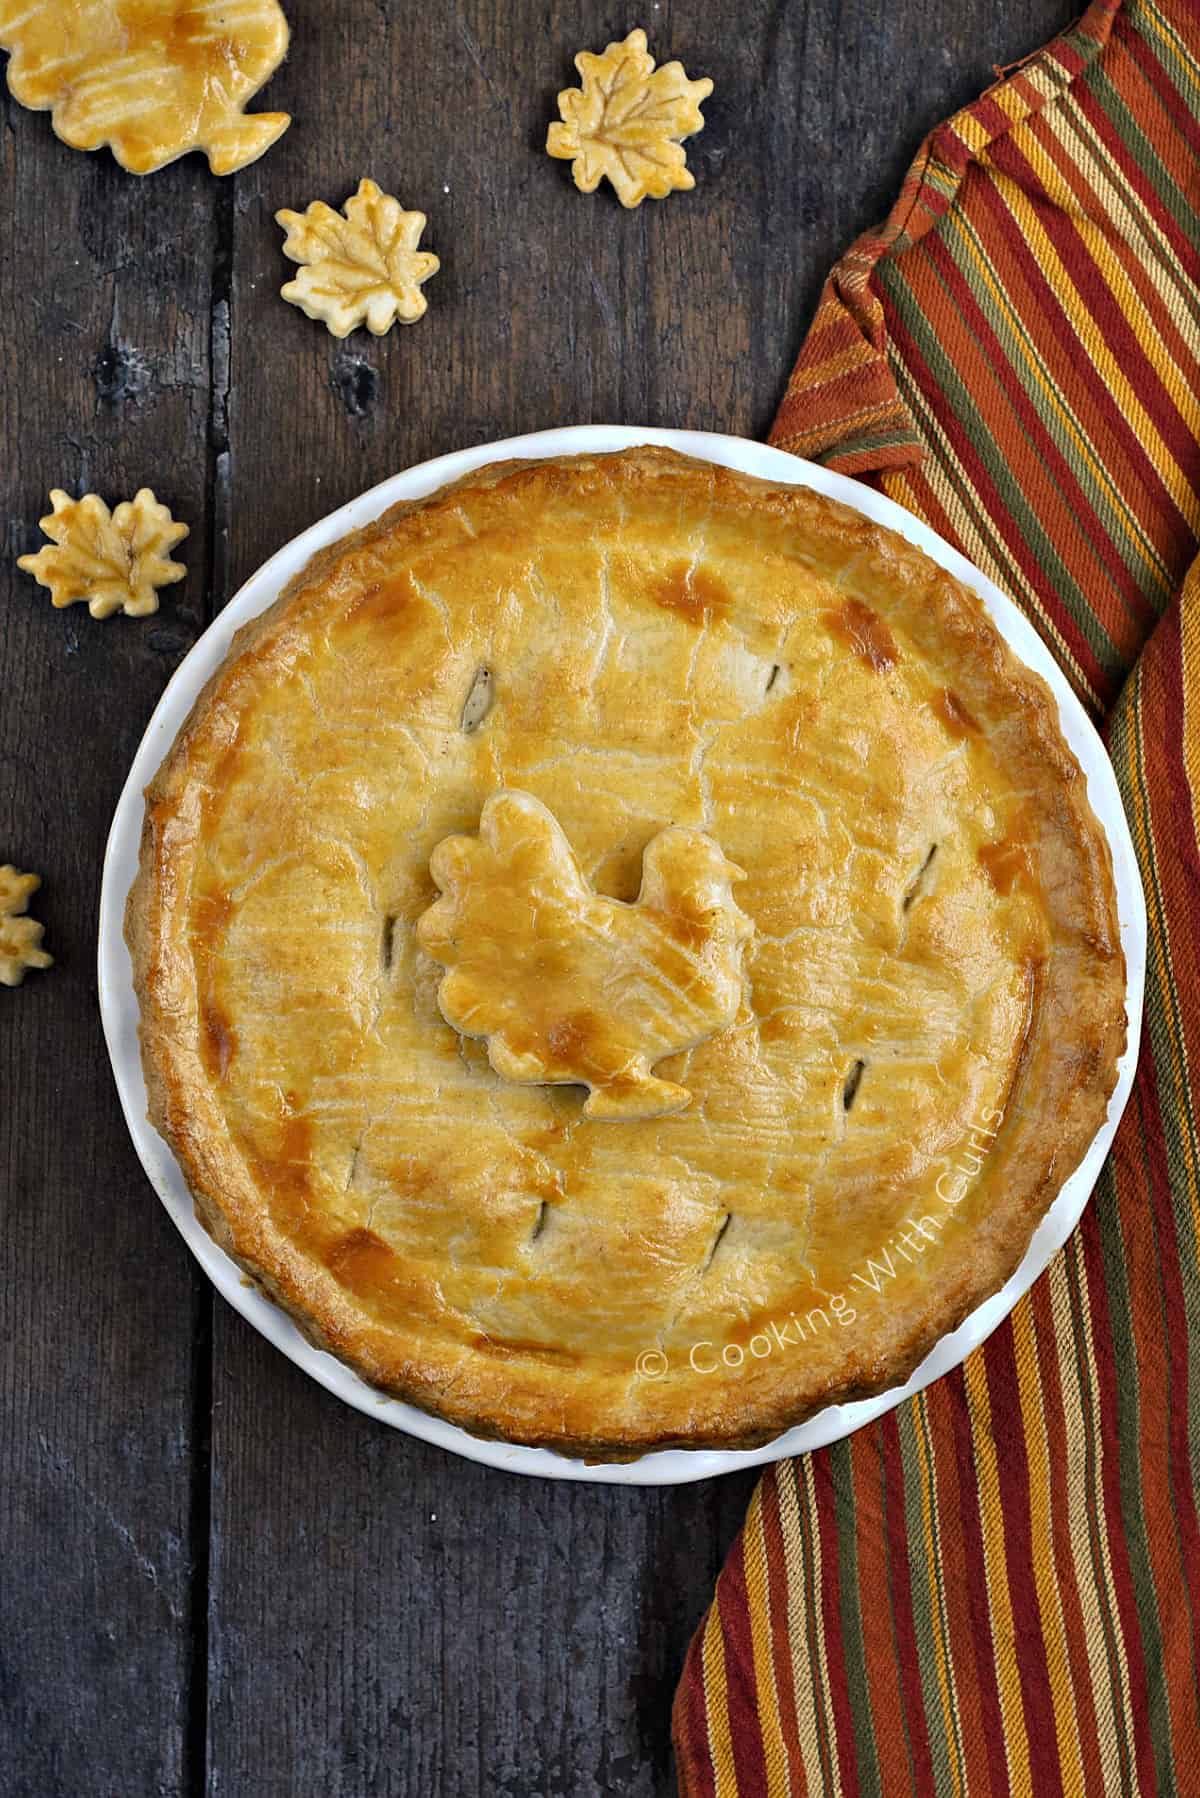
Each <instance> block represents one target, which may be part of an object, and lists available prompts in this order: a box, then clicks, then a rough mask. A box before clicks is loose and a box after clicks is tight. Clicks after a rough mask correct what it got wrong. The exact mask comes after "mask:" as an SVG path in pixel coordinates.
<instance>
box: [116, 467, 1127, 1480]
mask: <svg viewBox="0 0 1200 1798" xmlns="http://www.w3.org/2000/svg"><path fill="white" fill-rule="evenodd" d="M1084 789H1085V781H1084V776H1083V774H1082V772H1081V770H1080V768H1079V766H1078V764H1077V762H1076V761H1075V759H1074V757H1073V756H1072V754H1071V752H1070V751H1069V749H1068V748H1067V746H1066V744H1065V743H1064V741H1063V738H1062V736H1061V734H1060V732H1059V729H1058V724H1057V708H1056V705H1055V702H1054V700H1053V697H1052V695H1051V694H1050V692H1049V690H1048V688H1047V687H1046V686H1045V685H1044V684H1043V683H1042V681H1041V680H1040V679H1039V678H1038V677H1037V676H1035V675H1034V674H1032V673H1031V672H1030V671H1029V670H1028V669H1027V668H1026V667H1024V666H1023V665H1022V664H1020V663H1018V662H1017V661H1016V660H1015V658H1014V657H1013V656H1012V655H1011V654H1010V653H1009V651H1008V649H1007V648H1006V646H1005V644H1004V642H1003V640H1002V638H1001V637H1000V635H999V634H998V632H997V631H996V630H995V628H994V627H993V625H992V624H991V623H990V622H989V620H988V618H987V616H986V614H985V612H984V610H983V608H982V607H981V605H980V603H979V601H978V600H977V599H976V597H975V596H974V595H973V594H972V593H971V592H969V591H968V590H967V589H966V588H965V587H964V586H962V585H961V584H960V583H958V582H957V581H955V580H954V579H952V578H951V577H950V576H948V575H947V574H946V573H944V572H943V571H942V570H941V569H939V568H938V567H936V566H935V565H934V564H933V563H932V562H930V561H929V560H928V559H927V558H926V557H925V556H924V555H922V554H921V553H920V552H918V551H917V550H916V549H914V548H912V547H911V546H910V545H909V544H907V543H906V542H905V541H903V540H902V539H901V538H900V537H898V536H896V535H894V534H893V533H891V532H889V531H886V530H884V529H881V528H879V527H877V526H875V525H873V524H871V523H869V522H868V521H866V520H864V519H863V518H862V517H860V516H859V515H858V514H857V513H855V512H853V511H851V510H848V509H847V508H844V507H842V506H839V505H837V504H835V503H833V502H831V501H829V500H827V499H825V498H823V497H821V496H819V495H817V494H815V493H813V492H811V491H809V490H807V489H804V488H797V487H791V486H776V485H772V484H770V483H766V482H762V481H758V480H752V479H749V478H747V477H745V476H743V475H740V474H736V473H732V472H730V471H728V470H726V469H723V468H716V467H712V466H710V465H708V464H707V463H701V462H697V461H694V460H691V459H690V458H687V457H683V456H680V455H677V454H674V453H672V452H669V451H666V450H661V449H650V448H644V449H637V450H633V451H628V452H625V453H621V454H615V455H599V456H578V457H569V458H564V459H561V460H557V461H538V462H529V463H513V462H510V463H505V464H500V465H493V466H491V467H489V468H486V469H485V470H483V471H481V472H479V473H477V474H474V475H472V476H471V477H469V478H468V479H467V480H465V481H463V482H460V483H459V484H457V485H456V486H453V487H450V488H446V489H443V490H442V491H441V492H439V493H436V494H434V495H432V496H431V497H430V498H428V499H425V500H422V501H419V502H417V503H415V504H408V505H402V506H398V507H396V508H394V509H393V510H391V511H389V512H388V513H386V514H385V515H384V516H383V517H382V518H380V519H379V520H378V521H377V522H376V523H375V524H373V525H371V526H370V527H369V528H368V529H366V530H365V531H361V532H359V533H358V534H357V535H354V536H350V537H347V538H345V539H344V540H342V541H341V542H339V543H336V544H335V545H334V546H333V547H332V548H330V549H327V550H326V551H324V552H323V553H322V554H320V555H318V556H317V557H316V558H315V559H314V560H313V561H312V562H311V563H310V564H309V565H308V567H307V568H305V570H304V571H303V573H301V574H300V575H299V576H298V577H297V578H296V579H295V580H294V581H293V582H292V583H291V585H290V586H289V587H288V588H287V590H286V591H285V592H284V593H283V595H282V596H281V597H280V599H279V600H278V601H277V602H276V603H275V604H274V605H273V606H272V607H271V608H270V609H269V610H268V611H267V612H265V613H264V614H263V615H262V616H261V617H259V618H257V619H256V620H255V621H254V622H253V623H251V624H249V625H248V626H247V627H246V628H245V629H244V630H243V631H241V632H240V634H239V635H238V637H237V638H236V639H235V641H234V644H233V646H232V649H231V651H230V654H229V656H228V658H227V660H226V661H225V663H224V665H223V666H222V667H221V668H220V670H219V671H218V673H217V674H216V675H215V677H214V678H213V679H212V681H210V683H209V684H208V686H207V687H206V689H205V690H204V692H203V693H202V694H201V696H200V698H199V700H198V701H197V704H196V706H195V708H194V710H193V712H192V714H191V716H190V718H189V719H188V721H187V723H186V724H185V726H184V728H183V729H182V730H181V732H180V734H179V737H178V739H177V741H176V742H175V745H174V747H173V748H172V750H171V752H170V754H169V755H168V757H167V759H166V761H165V762H164V764H163V766H162V768H161V769H160V771H159V773H158V775H157V777H156V778H155V780H154V781H153V783H152V784H151V786H150V788H149V789H148V791H147V795H146V820H145V830H144V835H143V845H142V858H141V869H140V873H139V875H138V878H137V881H136V883H135V885H134V888H133V891H132V893H131V895H130V900H129V909H128V917H127V926H126V928H127V936H128V940H129V944H130V948H131V950H132V954H133V961H134V968H135V976H136V984H137V990H138V995H139V999H140V1004H141V1020H142V1021H141V1035H142V1052H143V1061H144V1066H145V1074H146V1081H147V1086H148V1090H149V1094H150V1106H151V1117H152V1120H153V1122H154V1123H155V1124H156V1125H157V1127H158V1129H159V1130H160V1131H161V1132H162V1134H163V1136H164V1137H165V1138H166V1140H167V1141H168V1143H169V1144H170V1146H171V1148H172V1149H173V1151H174V1153H175V1155H176V1157H177V1159H178V1161H179V1164H180V1166H181V1167H182V1169H183V1172H184V1174H185V1176H186V1178H187V1181H188V1183H189V1185H190V1187H191V1190H192V1192H193V1194H194V1196H195V1202H196V1207H197V1211H198V1213H199V1215H200V1217H201V1219H202V1220H203V1222H204V1223H205V1224H206V1225H207V1227H208V1228H209V1230H210V1231H211V1232H212V1234H213V1235H214V1237H215V1238H216V1240H217V1241H218V1242H219V1243H220V1244H221V1246H222V1247H223V1248H225V1249H226V1250H227V1251H228V1252H229V1253H230V1254H231V1255H233V1256H234V1257H235V1258H236V1260H237V1261H238V1262H239V1263H240V1264H241V1266H242V1267H243V1268H244V1269H245V1270H246V1272H247V1273H249V1274H250V1275H251V1276H252V1277H253V1279H254V1280H255V1281H257V1282H258V1283H260V1285H261V1286H262V1287H263V1288H264V1289H265V1290H266V1291H267V1292H268V1293H269V1294H271V1295H272V1297H273V1298H275V1299H276V1300H277V1301H278V1303H279V1304H281V1305H282V1306H284V1307H286V1309H287V1310H288V1311H289V1312H290V1313H291V1314H292V1316H293V1317H294V1318H295V1319H296V1321H297V1322H298V1323H299V1325H300V1326H301V1328H302V1329H303V1330H304V1331H305V1333H306V1334H307V1335H308V1336H309V1337H310V1338H311V1339H312V1340H313V1341H314V1342H315V1343H317V1344H318V1345H320V1346H321V1347H323V1348H325V1349H327V1350H329V1351H330V1352H331V1353H333V1354H335V1355H337V1356H340V1357H341V1358H342V1359H343V1360H344V1361H346V1362H348V1363H349V1364H350V1365H351V1366H352V1367H353V1368H354V1369H356V1370H357V1371H358V1373H359V1374H360V1375H361V1376H362V1377H363V1378H364V1379H365V1380H367V1381H369V1382H371V1383H373V1384H374V1385H376V1386H378V1387H380V1388H382V1389H383V1390H384V1391H386V1392H388V1393H391V1394H394V1395H396V1396H398V1397H401V1398H403V1399H405V1400H408V1401H409V1402H410V1403H413V1404H416V1405H419V1406H422V1407H424V1408H425V1409H427V1410H429V1411H432V1412H434V1413H436V1414H438V1415H440V1416H441V1417H444V1418H446V1419H449V1420H450V1421H452V1422H454V1423H456V1424H460V1425H462V1426H464V1427H465V1428H466V1429H468V1430H471V1431H474V1432H476V1433H478V1434H481V1435H487V1436H497V1437H502V1438H505V1439H508V1440H510V1441H513V1442H521V1443H529V1444H534V1445H539V1446H543V1447H548V1448H552V1449H557V1450H560V1451H562V1452H566V1453H571V1454H581V1455H584V1456H587V1457H591V1458H608V1459H616V1458H623V1457H625V1458H628V1457H633V1456H636V1455H638V1454H641V1453H644V1452H645V1451H647V1450H650V1449H654V1448H661V1447H667V1446H674V1447H691V1448H699V1447H712V1446H725V1447H742V1446H751V1445H754V1444H757V1443H759V1442H762V1441H765V1440H768V1439H769V1438H771V1437H772V1436H774V1435H776V1434H778V1433H779V1432H780V1431H781V1430H783V1429H785V1428H786V1427H788V1426H789V1425H791V1424H794V1423H797V1422H799V1421H801V1420H802V1419H803V1418H805V1417H806V1416H808V1415H809V1414H811V1413H812V1412H813V1411H815V1410H817V1409H819V1408H820V1407H822V1406H824V1405H826V1404H828V1403H830V1402H833V1401H842V1400H850V1399H855V1398H862V1397H865V1396H868V1395H870V1394H872V1393H875V1392H877V1391H880V1390H882V1389H884V1388H886V1387H889V1386H891V1385H894V1384H896V1383H897V1382H900V1381H903V1380H904V1379H905V1378H906V1377H907V1375H908V1374H909V1373H910V1372H911V1370H912V1368H913V1367H914V1366H915V1365H916V1363H917V1362H918V1361H919V1360H920V1359H921V1358H922V1356H923V1355H924V1354H925V1353H926V1351H927V1350H928V1349H929V1348H930V1347H931V1346H932V1344H933V1343H934V1341H935V1340H936V1339H937V1338H938V1337H939V1336H941V1335H942V1334H943V1333H944V1332H946V1331H947V1330H949V1329H951V1328H952V1327H953V1326H954V1325H955V1324H957V1323H958V1322H959V1321H960V1320H961V1319H962V1317H963V1316H964V1315H965V1314H966V1313H967V1312H968V1311H970V1310H971V1309H973V1308H974V1307H975V1306H976V1305H977V1304H978V1303H979V1302H980V1301H981V1300H982V1299H984V1298H985V1297H987V1296H988V1295H989V1294H990V1293H992V1292H993V1291H994V1290H995V1289H996V1288H997V1287H998V1286H1000V1285H1001V1284H1002V1283H1003V1282H1004V1280H1005V1279H1006V1278H1007V1277H1008V1275H1009V1274H1010V1273H1011V1272H1012V1270H1013V1269H1014V1267H1015V1266H1016V1264H1017V1262H1018V1261H1019V1260H1020V1258H1021V1256H1022V1254H1023V1252H1024V1250H1025V1247H1026V1245H1027V1243H1028V1240H1029V1237H1030V1235H1031V1232H1032V1231H1033V1228H1034V1226H1035V1225H1036V1223H1037V1222H1038V1220H1039V1218H1040V1217H1041V1216H1042V1215H1043V1213H1044V1212H1045V1210H1046V1209H1047V1207H1048V1206H1049V1204H1050V1203H1051V1201H1052V1200H1053V1199H1054V1198H1055V1196H1056V1195H1057V1193H1058V1191H1059V1190H1060V1188H1061V1187H1062V1185H1063V1182H1064V1181H1065V1179H1066V1178H1067V1176H1068V1175H1069V1174H1070V1173H1071V1172H1072V1171H1073V1170H1074V1169H1075V1167H1076V1166H1077V1165H1078V1164H1079V1162H1080V1160H1081V1158H1082V1156H1083V1154H1084V1151H1085V1150H1086V1148H1087V1146H1088V1144H1089V1143H1090V1141H1091V1139H1092V1137H1093V1136H1094V1134H1095V1132H1096V1131H1097V1129H1098V1128H1099V1126H1100V1124H1101V1122H1102V1121H1103V1118H1104V1115H1105V1111H1106V1107H1107V1102H1108V1098H1109V1095H1110V1093H1111V1092H1112V1089H1113V1086H1114V1084H1115V1080H1116V1067H1117V1059H1118V1056H1119V1054H1120V1052H1121V1049H1122V1046H1123V1043H1124V1037H1125V1015H1124V991H1125V969H1124V963H1123V958H1122V954H1121V949H1120V943H1119V937H1118V926H1117V908H1116V899H1115V893H1114V886H1113V878H1112V871H1111V866H1110V860H1109V854H1108V849H1107V844H1106V841H1105V838H1104V835H1103V832H1102V831H1101V828H1100V826H1099V824H1098V823H1097V821H1096V819H1095V817H1094V816H1093V814H1092V811H1091V809H1090V807H1089V805H1088V801H1087V797H1086V794H1085V790H1084Z"/></svg>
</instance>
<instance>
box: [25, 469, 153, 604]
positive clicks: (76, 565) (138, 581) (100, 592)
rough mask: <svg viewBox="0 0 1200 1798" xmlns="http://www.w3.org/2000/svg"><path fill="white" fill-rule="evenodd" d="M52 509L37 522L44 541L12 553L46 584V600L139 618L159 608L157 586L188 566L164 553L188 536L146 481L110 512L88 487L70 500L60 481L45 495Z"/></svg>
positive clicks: (35, 577) (29, 572) (27, 572)
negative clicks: (32, 550) (30, 550)
mask: <svg viewBox="0 0 1200 1798" xmlns="http://www.w3.org/2000/svg"><path fill="white" fill-rule="evenodd" d="M50 504H51V505H52V506H53V508H54V510H53V511H52V512H50V513H49V514H48V515H47V516H46V517H45V518H43V519H42V520H41V528H42V530H43V531H45V533H46V535H47V537H49V538H50V539H51V543H49V544H47V545H46V546H45V547H44V548H42V549H40V550H39V551H38V552H37V554H36V555H35V556H18V557H17V567H18V568H23V569H24V570H25V572H26V574H31V575H32V576H33V577H34V579H35V580H37V581H40V582H41V584H42V586H43V587H49V589H50V599H51V603H52V604H53V605H56V606H72V605H75V604H76V603H77V602H78V601H83V602H84V603H86V605H87V609H88V611H89V612H90V613H91V614H92V617H93V618H109V617H111V615H112V614H113V613H114V612H127V613H128V614H129V616H130V617H131V618H144V617H145V616H146V615H147V613H149V612H157V610H158V593H157V589H158V588H159V587H166V586H169V585H170V583H171V582H172V581H181V580H183V578H184V576H185V575H186V574H187V569H186V568H185V567H184V566H183V564H182V563H181V562H172V561H171V560H170V559H169V552H170V551H171V550H172V549H174V547H175V545H176V544H177V543H181V542H182V541H183V539H184V538H185V537H186V536H187V534H188V527H187V525H186V524H177V523H176V522H175V520H174V519H173V518H172V517H171V514H170V512H169V511H168V510H167V508H166V506H160V505H159V503H158V501H157V500H156V499H155V497H154V495H153V493H152V492H151V491H150V489H149V487H143V488H142V489H141V490H140V492H138V493H136V494H135V495H134V497H133V499H132V500H122V502H121V504H120V505H119V506H118V507H117V509H116V511H115V512H110V511H109V509H108V507H107V506H106V505H105V503H104V501H103V500H102V499H100V498H99V497H98V496H97V495H96V494H95V493H85V494H84V496H83V498H82V499H72V498H71V496H70V494H69V493H64V492H63V490H62V488H61V487H55V488H54V489H53V491H52V492H51V494H50Z"/></svg>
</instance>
